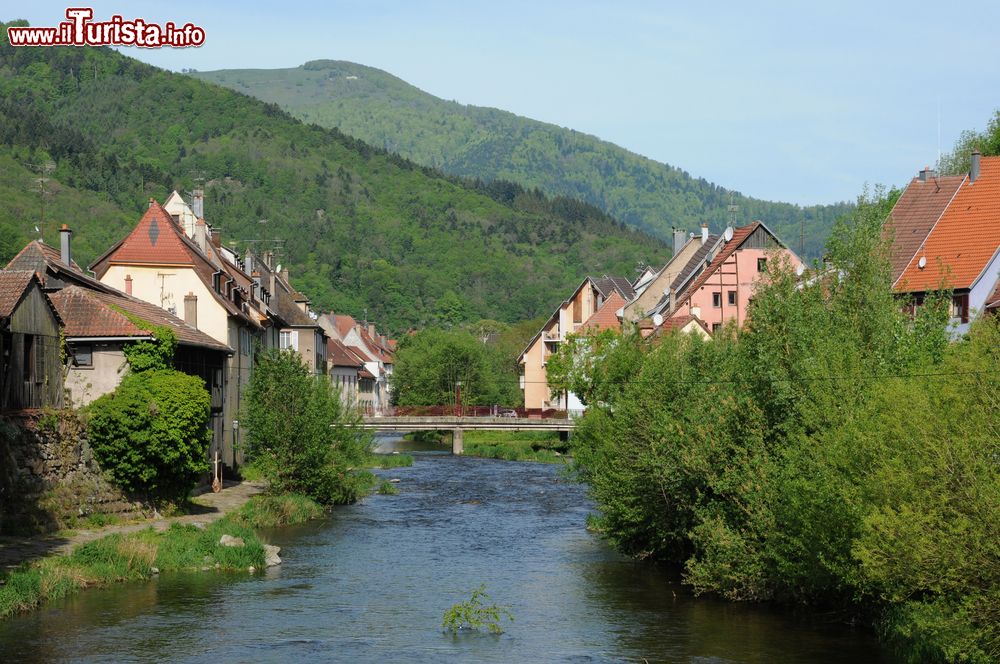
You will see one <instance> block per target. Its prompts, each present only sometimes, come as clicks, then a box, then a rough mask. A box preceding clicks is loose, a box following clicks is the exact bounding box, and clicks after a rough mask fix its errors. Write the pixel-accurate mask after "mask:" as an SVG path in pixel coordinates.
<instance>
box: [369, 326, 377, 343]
mask: <svg viewBox="0 0 1000 664" xmlns="http://www.w3.org/2000/svg"><path fill="white" fill-rule="evenodd" d="M368 336H370V337H371V338H372V339H377V338H378V336H377V335H376V334H375V323H368Z"/></svg>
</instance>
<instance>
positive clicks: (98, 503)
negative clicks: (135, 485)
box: [0, 409, 143, 535]
mask: <svg viewBox="0 0 1000 664" xmlns="http://www.w3.org/2000/svg"><path fill="white" fill-rule="evenodd" d="M142 507H143V506H142V505H141V504H140V503H137V502H133V501H130V500H128V499H127V498H126V497H125V496H124V495H122V493H121V492H120V491H119V490H118V489H116V488H115V487H114V486H112V485H111V484H110V483H109V482H108V480H107V479H106V478H105V477H104V475H103V473H102V472H101V469H100V468H99V467H98V465H97V462H96V461H94V455H93V453H92V451H91V449H90V445H89V444H88V442H87V437H86V432H85V430H84V427H83V425H82V423H81V421H80V418H79V416H78V415H77V413H76V412H75V411H72V410H69V409H64V410H48V409H47V410H45V411H41V412H36V413H30V414H20V415H17V416H4V417H0V535H9V534H27V533H34V532H46V531H52V530H58V529H60V528H72V527H77V526H81V525H88V524H99V523H100V522H101V521H102V517H107V516H117V517H122V518H130V517H133V516H139V515H140V514H141V513H142Z"/></svg>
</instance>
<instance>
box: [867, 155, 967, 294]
mask: <svg viewBox="0 0 1000 664" xmlns="http://www.w3.org/2000/svg"><path fill="white" fill-rule="evenodd" d="M964 180H965V176H962V175H950V176H946V177H936V178H933V177H932V178H929V179H927V180H921V179H920V178H913V180H912V181H911V182H910V184H909V185H908V186H907V187H906V191H904V192H903V195H902V196H900V197H899V200H897V201H896V204H895V205H894V206H893V208H892V212H890V213H889V217H888V218H887V219H886V220H885V225H884V226H883V227H882V231H883V235H884V236H885V238H886V239H887V240H890V241H891V242H892V244H891V246H890V250H889V262H890V263H891V264H892V282H893V284H895V283H896V281H897V280H898V279H899V277H900V275H902V274H903V270H905V269H906V266H907V264H908V263H909V262H910V259H912V258H913V254H914V253H916V251H917V249H918V248H919V247H920V243H921V242H923V241H924V239H925V238H926V237H927V234H928V233H930V232H931V228H933V227H934V224H935V223H937V221H938V219H940V218H941V214H942V213H943V212H944V211H945V208H947V207H948V203H949V202H950V201H951V199H952V198H953V197H954V196H955V193H956V192H957V191H958V188H959V187H960V186H961V184H962V182H963V181H964Z"/></svg>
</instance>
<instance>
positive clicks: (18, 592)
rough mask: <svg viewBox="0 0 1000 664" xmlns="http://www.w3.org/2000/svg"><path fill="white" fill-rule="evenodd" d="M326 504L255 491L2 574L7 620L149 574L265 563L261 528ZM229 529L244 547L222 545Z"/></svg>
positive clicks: (1, 613)
mask: <svg viewBox="0 0 1000 664" xmlns="http://www.w3.org/2000/svg"><path fill="white" fill-rule="evenodd" d="M322 513H323V508H322V507H321V506H320V505H319V504H318V503H316V502H315V501H313V500H311V499H310V498H307V497H305V496H300V495H283V496H254V497H253V498H251V499H250V500H249V501H248V502H247V503H246V504H245V505H243V507H241V508H240V509H238V510H236V511H235V512H232V513H231V514H228V515H226V516H224V517H223V518H221V519H219V520H218V521H215V522H214V523H210V524H207V525H205V526H203V527H199V526H196V525H190V524H179V523H174V524H172V525H171V526H170V527H168V528H167V529H166V530H163V531H157V530H154V529H153V528H152V527H150V528H148V529H146V530H142V531H139V532H132V533H113V534H110V535H107V536H105V537H102V538H101V539H98V540H94V541H93V542H88V543H86V544H81V545H80V546H78V547H76V548H75V549H73V551H72V553H70V554H69V555H65V556H51V557H48V558H43V559H41V560H37V561H35V562H32V563H25V564H24V565H22V566H21V567H19V568H17V569H15V570H12V571H10V572H8V573H6V574H4V575H0V582H2V585H0V619H2V618H6V617H8V616H11V615H13V614H15V613H22V612H25V611H30V610H33V609H35V608H37V607H39V606H40V605H42V604H43V603H45V602H47V601H50V600H54V599H59V598H62V597H66V596H67V595H70V594H72V593H74V592H76V591H77V590H80V589H82V588H92V587H100V586H106V585H109V584H112V583H117V582H122V581H139V580H143V579H149V578H152V577H153V576H155V575H156V574H158V573H160V572H172V571H182V570H212V569H214V570H224V571H238V570H248V569H249V568H251V567H252V568H254V569H255V570H261V569H264V545H263V543H262V542H261V541H260V538H258V537H257V535H256V533H255V532H254V529H256V528H267V527H274V526H284V525H289V524H294V523H302V522H304V521H308V520H309V519H313V518H316V517H318V516H320V515H321V514H322ZM223 535H230V536H232V537H238V538H242V539H243V542H244V545H243V546H241V547H240V546H222V545H220V544H219V540H220V539H221V538H222V536H223Z"/></svg>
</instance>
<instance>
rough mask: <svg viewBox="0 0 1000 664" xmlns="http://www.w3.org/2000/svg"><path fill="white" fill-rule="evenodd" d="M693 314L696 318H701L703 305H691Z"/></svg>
mask: <svg viewBox="0 0 1000 664" xmlns="http://www.w3.org/2000/svg"><path fill="white" fill-rule="evenodd" d="M691 315H692V316H694V317H695V318H699V319H700V318H701V307H698V306H694V307H691Z"/></svg>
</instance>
